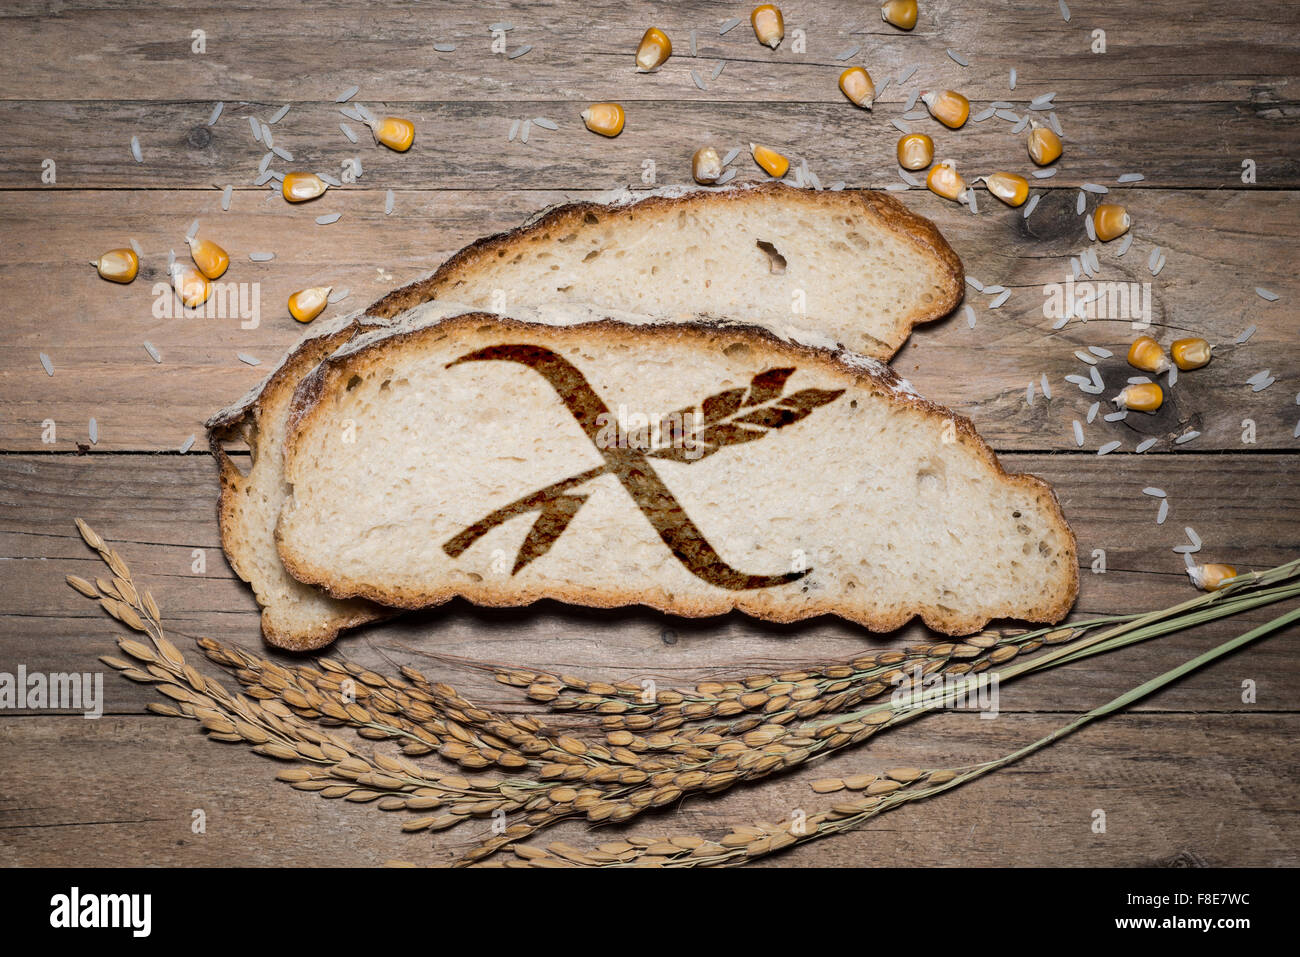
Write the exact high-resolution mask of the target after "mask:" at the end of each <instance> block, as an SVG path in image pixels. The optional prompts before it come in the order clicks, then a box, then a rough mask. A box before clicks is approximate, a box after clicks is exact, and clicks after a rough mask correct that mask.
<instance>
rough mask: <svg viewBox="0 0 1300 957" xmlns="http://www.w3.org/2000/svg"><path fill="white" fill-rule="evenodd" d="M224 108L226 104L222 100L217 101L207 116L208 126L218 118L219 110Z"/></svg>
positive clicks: (219, 115)
mask: <svg viewBox="0 0 1300 957" xmlns="http://www.w3.org/2000/svg"><path fill="white" fill-rule="evenodd" d="M225 108H226V104H225V103H224V102H218V103H217V105H216V106H214V107H213V108H212V113H211V115H210V116H209V117H208V126H213V125H214V124H215V123H216V122H217V120H218V119H220V117H221V111H222V110H224V109H225Z"/></svg>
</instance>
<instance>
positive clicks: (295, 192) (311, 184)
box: [280, 173, 330, 203]
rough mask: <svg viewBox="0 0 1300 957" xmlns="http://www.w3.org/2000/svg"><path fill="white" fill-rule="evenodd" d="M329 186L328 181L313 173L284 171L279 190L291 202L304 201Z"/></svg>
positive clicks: (317, 194)
mask: <svg viewBox="0 0 1300 957" xmlns="http://www.w3.org/2000/svg"><path fill="white" fill-rule="evenodd" d="M329 188H330V187H329V183H327V182H325V180H323V179H321V178H320V177H319V176H317V175H316V174H315V173H286V174H285V177H284V182H283V183H281V184H280V192H281V193H282V194H283V195H284V198H285V199H287V200H288V201H289V202H291V203H305V202H306V201H307V200H309V199H315V198H316V197H317V196H319V195H321V194H322V193H324V192H325V190H327V189H329Z"/></svg>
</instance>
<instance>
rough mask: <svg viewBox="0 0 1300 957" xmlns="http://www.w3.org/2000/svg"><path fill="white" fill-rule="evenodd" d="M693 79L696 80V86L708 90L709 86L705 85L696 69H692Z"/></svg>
mask: <svg viewBox="0 0 1300 957" xmlns="http://www.w3.org/2000/svg"><path fill="white" fill-rule="evenodd" d="M691 79H692V80H694V81H695V86H696V87H697V88H698V89H701V90H704V91H706V92H707V91H708V89H709V88H708V87H707V86H705V85H704V81H703V80H702V79H700V75H699V74H698V73H696V72H695V71H694V70H692V71H691Z"/></svg>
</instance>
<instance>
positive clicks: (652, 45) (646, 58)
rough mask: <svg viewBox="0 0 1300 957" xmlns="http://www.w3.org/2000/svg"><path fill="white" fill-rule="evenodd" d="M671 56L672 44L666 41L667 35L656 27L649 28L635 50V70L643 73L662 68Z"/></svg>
mask: <svg viewBox="0 0 1300 957" xmlns="http://www.w3.org/2000/svg"><path fill="white" fill-rule="evenodd" d="M672 55H673V43H672V41H671V40H669V39H668V34H666V33H664V32H663V31H662V30H660V29H659V28H658V27H651V28H650V29H649V30H647V31H646V32H645V36H643V37H642V38H641V43H640V44H639V45H638V46H637V48H636V68H637V69H638V70H641V71H643V72H644V71H648V70H653V69H654V68H655V67H657V66H663V65H664V64H665V63H666V62H668V58H669V57H670V56H672Z"/></svg>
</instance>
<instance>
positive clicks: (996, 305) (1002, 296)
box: [989, 289, 1011, 309]
mask: <svg viewBox="0 0 1300 957" xmlns="http://www.w3.org/2000/svg"><path fill="white" fill-rule="evenodd" d="M1010 298H1011V290H1010V289H1008V290H1006V291H1005V292H1000V293H998V296H997V298H996V299H994V300H993V301H992V302H990V303H989V308H990V309H1001V308H1002V304H1003V303H1005V302H1006V301H1007V300H1008V299H1010Z"/></svg>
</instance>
